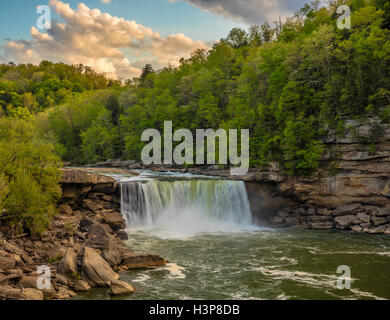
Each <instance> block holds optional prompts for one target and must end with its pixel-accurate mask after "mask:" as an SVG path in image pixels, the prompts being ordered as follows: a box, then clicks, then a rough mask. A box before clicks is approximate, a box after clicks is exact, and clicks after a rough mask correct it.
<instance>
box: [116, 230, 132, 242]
mask: <svg viewBox="0 0 390 320" xmlns="http://www.w3.org/2000/svg"><path fill="white" fill-rule="evenodd" d="M115 236H116V237H117V238H118V239H120V240H129V236H128V234H127V232H126V231H117V232H115Z"/></svg>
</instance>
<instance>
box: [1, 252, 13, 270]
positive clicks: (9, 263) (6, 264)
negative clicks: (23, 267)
mask: <svg viewBox="0 0 390 320" xmlns="http://www.w3.org/2000/svg"><path fill="white" fill-rule="evenodd" d="M15 265H16V260H15V259H14V258H13V256H12V255H11V254H9V253H7V252H5V251H2V250H0V269H2V270H9V269H13V268H14V267H15Z"/></svg>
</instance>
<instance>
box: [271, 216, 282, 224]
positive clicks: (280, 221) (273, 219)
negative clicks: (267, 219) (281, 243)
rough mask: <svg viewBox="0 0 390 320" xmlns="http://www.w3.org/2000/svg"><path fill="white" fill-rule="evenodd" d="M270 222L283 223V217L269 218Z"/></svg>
mask: <svg viewBox="0 0 390 320" xmlns="http://www.w3.org/2000/svg"><path fill="white" fill-rule="evenodd" d="M271 222H272V223H274V224H283V223H284V219H283V218H282V217H273V218H272V219H271Z"/></svg>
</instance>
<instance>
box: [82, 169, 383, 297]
mask: <svg viewBox="0 0 390 320" xmlns="http://www.w3.org/2000/svg"><path fill="white" fill-rule="evenodd" d="M117 178H118V179H119V180H121V181H122V202H123V203H122V212H123V215H124V216H125V217H126V218H127V221H128V222H127V223H128V234H129V240H128V242H127V244H128V246H129V247H130V248H132V249H135V250H136V251H138V252H148V253H154V254H158V255H160V256H163V257H165V258H167V259H168V260H169V263H168V265H167V266H166V267H160V268H155V269H145V270H137V271H131V272H128V273H125V274H121V279H122V280H124V281H128V282H129V283H131V284H132V285H133V286H134V287H135V288H136V293H135V294H133V295H132V296H129V297H121V298H116V299H132V300H136V299H152V300H154V299H156V300H157V299H222V300H223V299H229V300H230V299H390V237H388V236H380V235H362V234H353V233H349V232H340V231H314V230H289V229H269V228H262V227H259V226H255V225H253V224H252V223H251V216H250V207H248V205H249V203H248V201H247V196H246V192H245V191H244V190H245V187H244V184H243V183H242V182H232V181H226V180H215V179H211V178H208V177H193V176H183V175H179V176H178V175H169V174H168V175H163V176H161V175H159V176H157V177H156V176H154V175H153V174H149V173H147V174H145V173H143V174H142V176H141V177H138V178H129V177H123V176H121V177H117ZM134 183H135V184H136V185H135V186H134V185H133V186H131V187H130V188H129V187H128V186H129V185H130V184H134ZM129 202H131V204H130V203H129ZM134 203H136V205H135V204H134ZM342 265H343V266H348V267H349V268H350V271H351V275H350V280H351V284H350V289H339V288H338V287H337V281H338V278H339V277H340V276H342V275H343V274H338V273H337V269H338V267H339V266H342ZM344 275H345V274H344ZM339 282H341V283H342V284H345V281H343V280H341V281H339ZM78 299H110V296H109V294H108V290H106V289H93V290H92V291H91V292H90V293H88V294H85V295H80V296H78Z"/></svg>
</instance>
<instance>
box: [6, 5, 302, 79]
mask: <svg viewBox="0 0 390 320" xmlns="http://www.w3.org/2000/svg"><path fill="white" fill-rule="evenodd" d="M305 2H307V1H305V0H83V1H81V0H49V1H47V0H1V1H0V62H3V63H7V62H9V61H13V62H16V63H34V64H38V63H40V61H42V60H50V61H55V62H57V61H61V62H64V63H69V64H78V63H83V64H85V65H90V66H92V67H93V68H95V70H97V71H98V72H106V73H107V74H108V75H109V76H111V77H113V78H126V79H128V78H132V77H135V76H139V74H140V72H141V69H142V67H143V66H144V65H145V64H146V63H151V64H152V65H153V67H154V68H155V69H159V68H162V67H163V66H166V65H167V64H172V65H177V63H178V61H179V60H180V58H181V57H188V56H189V55H190V54H191V52H192V51H193V50H195V49H197V48H206V49H207V48H210V47H211V46H212V44H213V43H214V42H215V41H218V40H219V39H221V38H223V37H226V36H227V34H228V33H229V31H230V30H231V29H232V28H233V27H241V28H248V27H249V26H250V25H252V24H262V23H264V22H265V21H269V22H270V23H272V22H273V21H276V20H278V19H279V16H280V17H281V18H282V19H283V18H285V17H288V16H289V15H291V14H292V13H293V12H294V11H295V10H298V9H299V8H301V7H302V6H303V4H304V3H305ZM39 5H49V7H50V12H51V29H49V30H43V29H39V28H38V26H37V20H38V18H39V17H40V15H41V14H38V13H37V9H36V7H37V6H39Z"/></svg>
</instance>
